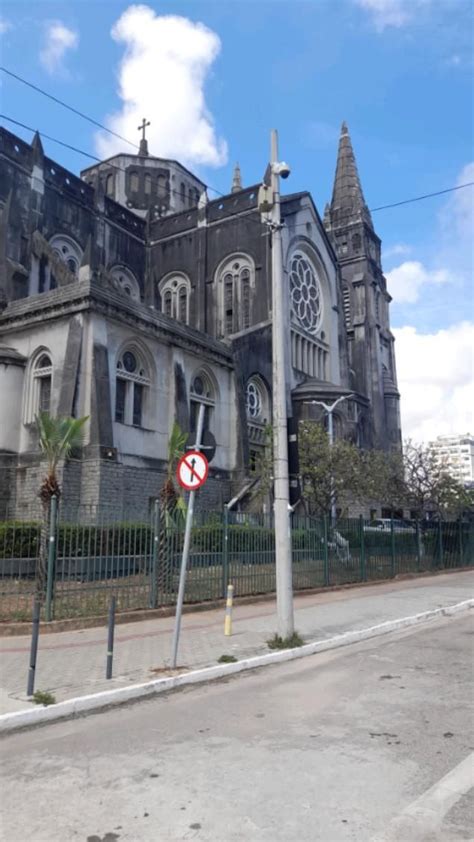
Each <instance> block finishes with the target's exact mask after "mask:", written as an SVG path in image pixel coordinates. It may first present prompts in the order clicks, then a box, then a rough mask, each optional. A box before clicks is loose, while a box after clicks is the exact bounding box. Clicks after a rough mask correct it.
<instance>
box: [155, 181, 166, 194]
mask: <svg viewBox="0 0 474 842" xmlns="http://www.w3.org/2000/svg"><path fill="white" fill-rule="evenodd" d="M156 181H157V192H158V198H159V199H164V198H165V196H166V176H165V175H159V176H158V178H157V180H156Z"/></svg>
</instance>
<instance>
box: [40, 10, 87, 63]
mask: <svg viewBox="0 0 474 842" xmlns="http://www.w3.org/2000/svg"><path fill="white" fill-rule="evenodd" d="M78 44H79V35H78V33H77V32H75V31H74V30H73V29H69V28H68V27H67V26H66V25H65V24H64V23H62V22H61V21H60V20H55V21H51V22H50V23H48V24H47V25H46V29H45V35H44V45H43V48H42V49H41V51H40V55H39V57H40V62H41V64H42V65H43V67H44V68H45V70H47V71H48V73H51V74H52V73H56V72H58V71H62V70H63V69H64V68H63V59H64V56H65V54H66V52H67V51H68V50H75V49H76V48H77V45H78Z"/></svg>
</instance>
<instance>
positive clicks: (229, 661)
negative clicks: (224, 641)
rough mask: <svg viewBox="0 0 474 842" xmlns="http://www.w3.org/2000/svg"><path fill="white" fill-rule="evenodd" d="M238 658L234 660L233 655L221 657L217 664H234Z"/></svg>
mask: <svg viewBox="0 0 474 842" xmlns="http://www.w3.org/2000/svg"><path fill="white" fill-rule="evenodd" d="M237 661H238V658H234V656H233V655H221V656H220V658H218V659H217V663H218V664H236V663H237Z"/></svg>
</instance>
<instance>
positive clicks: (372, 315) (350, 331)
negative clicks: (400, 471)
mask: <svg viewBox="0 0 474 842" xmlns="http://www.w3.org/2000/svg"><path fill="white" fill-rule="evenodd" d="M324 226H325V228H326V231H327V232H328V234H329V237H330V238H331V241H332V244H333V246H334V248H335V251H336V254H337V258H338V263H339V266H340V269H341V280H342V300H343V303H344V313H343V317H344V322H345V328H346V333H347V339H348V348H349V367H350V369H351V387H352V388H353V389H354V390H355V391H357V392H359V393H361V394H363V395H365V396H366V397H367V398H369V401H370V410H369V414H368V416H367V417H366V418H364V419H362V418H361V424H360V436H359V440H360V444H361V445H362V446H369V447H378V448H381V449H383V450H392V449H398V448H399V447H400V445H401V430H400V411H399V397H400V396H399V393H398V390H397V375H396V368H395V353H394V337H393V335H392V333H391V331H390V320H389V304H390V301H391V297H390V295H389V294H388V292H387V282H386V280H385V277H384V275H383V272H382V263H381V254H380V248H381V241H380V238H379V237H378V236H377V234H376V233H375V230H374V226H373V222H372V217H371V214H370V211H369V208H368V207H367V204H366V201H365V198H364V193H363V191H362V185H361V183H360V178H359V173H358V170H357V164H356V159H355V155H354V151H353V148H352V143H351V138H350V135H349V130H348V128H347V125H346V123H343V124H342V126H341V136H340V139H339V150H338V155H337V164H336V175H335V179H334V188H333V193H332V199H331V203H330V204H329V205H327V206H326V210H325V214H324Z"/></svg>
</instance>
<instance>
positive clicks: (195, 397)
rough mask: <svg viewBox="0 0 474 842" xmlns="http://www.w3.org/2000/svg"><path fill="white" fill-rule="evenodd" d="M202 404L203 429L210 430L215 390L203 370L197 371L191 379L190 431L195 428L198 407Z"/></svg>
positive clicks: (194, 430)
mask: <svg viewBox="0 0 474 842" xmlns="http://www.w3.org/2000/svg"><path fill="white" fill-rule="evenodd" d="M201 404H204V406H205V410H204V427H203V429H204V430H210V429H211V424H212V414H213V411H214V407H215V405H216V391H215V389H214V386H213V384H212V382H211V378H210V377H209V375H208V374H207V373H206V372H205V371H202V370H200V371H198V372H197V373H196V374H195V375H193V378H192V380H191V389H190V407H189V419H190V427H191V432H192V433H194V432H196V430H197V423H198V417H199V407H200V406H201Z"/></svg>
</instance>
